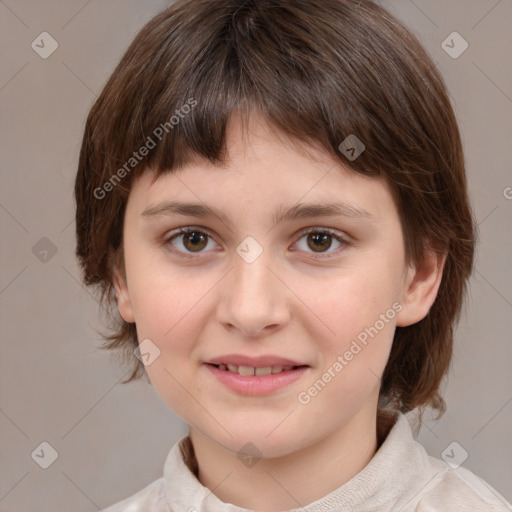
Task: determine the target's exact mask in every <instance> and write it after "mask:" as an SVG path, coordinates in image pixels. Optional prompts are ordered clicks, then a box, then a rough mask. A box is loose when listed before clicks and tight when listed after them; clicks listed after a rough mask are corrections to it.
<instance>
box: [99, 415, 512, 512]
mask: <svg viewBox="0 0 512 512" xmlns="http://www.w3.org/2000/svg"><path fill="white" fill-rule="evenodd" d="M185 439H187V437H186V436H185V437H182V438H181V439H180V440H178V441H177V442H176V443H175V444H174V446H173V447H172V449H171V451H170V452H169V455H168V456H167V459H166V461H165V465H164V476H163V477H162V478H160V479H158V480H156V481H155V482H153V483H151V484H150V485H148V486H147V487H145V488H144V489H142V490H141V491H139V492H138V493H136V494H134V495H133V496H131V497H130V498H127V499H125V500H123V501H121V502H119V503H117V504H116V505H113V506H111V507H109V508H107V509H105V510H104V512H249V509H246V508H241V507H238V506H235V505H233V504H230V503H225V502H223V501H221V500H220V499H219V498H217V496H215V494H213V493H212V492H211V491H210V490H209V489H208V488H206V487H204V486H203V485H202V484H201V482H200V481H199V480H198V479H197V477H196V476H195V475H194V473H193V472H192V471H191V470H190V469H189V467H188V466H187V465H186V464H185V462H184V460H183V458H182V455H181V450H180V443H182V442H184V440H185ZM413 511H416V512H477V511H481V512H505V511H512V505H510V503H508V502H507V501H506V500H505V498H504V497H503V496H502V495H501V494H499V493H498V492H497V491H496V490H495V489H493V488H492V487H491V486H489V484H487V483H486V482H484V481H483V480H482V479H481V478H479V477H477V476H475V475H474V474H473V473H472V472H471V471H469V470H468V469H465V468H463V467H461V466H459V467H458V468H457V469H452V468H451V467H450V466H449V465H448V464H447V463H446V462H444V461H443V460H441V459H437V458H434V457H431V456H429V455H428V454H427V452H426V451H425V449H424V448H423V446H422V445H421V444H420V443H419V442H417V441H416V440H415V439H414V437H413V434H412V430H411V427H410V425H409V421H408V419H407V418H406V416H405V415H404V414H402V413H398V416H397V421H396V423H395V424H394V425H393V427H392V428H391V430H390V431H389V433H388V435H387V437H386V439H385V440H384V441H383V443H382V444H381V446H380V447H379V449H378V450H377V452H376V453H375V455H374V456H373V458H372V459H371V460H370V462H369V463H368V464H367V465H366V466H365V467H364V468H363V469H362V470H361V471H360V472H359V473H357V474H356V475H355V476H354V477H353V478H351V479H350V480H349V481H348V482H346V483H344V484H343V485H341V486H340V487H338V488H337V489H335V490H334V491H332V492H330V493H329V494H327V495H326V496H324V497H323V498H320V499H318V500H317V501H314V502H313V503H310V504H308V505H305V506H304V507H298V508H295V509H293V510H290V511H288V512H413Z"/></svg>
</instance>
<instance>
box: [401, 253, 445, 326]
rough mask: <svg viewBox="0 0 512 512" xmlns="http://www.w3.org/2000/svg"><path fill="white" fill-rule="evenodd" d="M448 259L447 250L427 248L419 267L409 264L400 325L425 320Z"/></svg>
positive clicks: (403, 291) (403, 290)
mask: <svg viewBox="0 0 512 512" xmlns="http://www.w3.org/2000/svg"><path fill="white" fill-rule="evenodd" d="M445 261H446V252H441V251H436V250H434V249H430V248H428V249H426V252H425V259H424V260H423V262H422V263H421V264H420V265H418V267H417V268H415V267H412V266H409V267H408V269H407V273H406V277H405V280H404V285H403V289H402V300H401V301H400V302H401V304H402V306H403V308H402V310H401V311H400V313H399V314H398V315H397V323H396V325H397V326H398V327H406V326H408V325H412V324H415V323H416V322H419V321H420V320H423V318H425V317H426V316H427V315H428V312H429V311H430V308H431V307H432V304H433V303H434V301H435V299H436V297H437V292H438V290H439V286H440V285H441V279H442V277H443V268H444V264H445Z"/></svg>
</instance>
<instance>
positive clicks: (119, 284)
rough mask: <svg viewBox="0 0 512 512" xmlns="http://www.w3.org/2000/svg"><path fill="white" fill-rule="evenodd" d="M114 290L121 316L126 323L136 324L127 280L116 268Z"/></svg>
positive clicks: (114, 271)
mask: <svg viewBox="0 0 512 512" xmlns="http://www.w3.org/2000/svg"><path fill="white" fill-rule="evenodd" d="M113 274H114V288H115V291H116V300H117V307H118V309H119V314H120V315H121V317H122V318H123V320H124V321H125V322H128V323H134V322H135V316H134V314H133V308H132V303H131V300H130V294H129V292H128V287H127V285H126V280H125V278H124V277H123V276H121V273H120V272H119V270H118V268H117V267H114V270H113Z"/></svg>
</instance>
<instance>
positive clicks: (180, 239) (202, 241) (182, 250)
mask: <svg viewBox="0 0 512 512" xmlns="http://www.w3.org/2000/svg"><path fill="white" fill-rule="evenodd" d="M210 241H211V242H212V243H213V240H212V239H211V237H210V235H208V234H207V233H205V232H204V231H201V230H199V229H196V228H180V230H179V232H178V233H176V234H174V235H171V236H169V237H168V238H167V239H166V240H164V245H166V246H167V247H168V249H169V250H170V251H171V252H173V253H177V254H180V255H183V256H185V257H190V255H191V254H194V253H196V254H200V253H203V252H208V251H205V249H206V248H207V247H208V243H209V242H210Z"/></svg>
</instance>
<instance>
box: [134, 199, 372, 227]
mask: <svg viewBox="0 0 512 512" xmlns="http://www.w3.org/2000/svg"><path fill="white" fill-rule="evenodd" d="M173 215H184V216H191V217H197V218H207V217H217V218H219V219H220V220H221V221H222V222H224V223H225V224H226V225H230V224H231V221H230V219H229V216H228V215H227V214H226V212H224V211H223V210H221V209H217V208H214V207H212V206H208V205H206V204H201V203H181V202H178V201H164V202H162V203H159V204H156V205H154V206H149V207H147V208H146V209H145V210H144V211H143V212H142V213H141V216H142V217H144V218H148V219H149V218H154V217H158V216H173ZM335 216H336V217H348V218H352V219H367V220H369V221H372V222H374V221H376V220H377V217H376V216H375V215H373V214H372V213H370V212H368V211H367V210H365V209H363V208H361V207H359V206H357V205H354V204H352V203H349V202H344V201H337V202H335V203H330V204H321V203H319V204H303V203H299V204H296V205H293V206H290V207H288V208H284V207H281V209H280V210H279V211H277V212H276V214H275V215H274V218H273V220H274V223H275V224H277V223H279V222H282V221H286V220H294V219H307V218H310V217H335Z"/></svg>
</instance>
